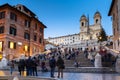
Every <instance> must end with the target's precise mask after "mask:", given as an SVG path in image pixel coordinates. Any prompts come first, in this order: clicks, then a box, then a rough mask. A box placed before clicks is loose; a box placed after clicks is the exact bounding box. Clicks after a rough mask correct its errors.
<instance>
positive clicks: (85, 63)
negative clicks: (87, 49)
mask: <svg viewBox="0 0 120 80" xmlns="http://www.w3.org/2000/svg"><path fill="white" fill-rule="evenodd" d="M76 60H77V62H78V63H79V67H93V66H94V65H93V64H92V63H91V62H90V60H88V59H86V58H85V56H84V53H83V52H80V53H79V55H77V56H76ZM64 61H65V66H66V67H74V61H75V60H73V59H71V60H64Z"/></svg>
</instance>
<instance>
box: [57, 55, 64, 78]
mask: <svg viewBox="0 0 120 80" xmlns="http://www.w3.org/2000/svg"><path fill="white" fill-rule="evenodd" d="M56 65H57V67H58V78H59V77H60V74H61V78H63V69H65V65H64V60H63V59H62V57H61V56H59V57H58V59H57V62H56Z"/></svg>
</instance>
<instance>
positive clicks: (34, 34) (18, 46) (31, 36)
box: [0, 4, 46, 59]
mask: <svg viewBox="0 0 120 80" xmlns="http://www.w3.org/2000/svg"><path fill="white" fill-rule="evenodd" d="M44 28H46V26H45V25H44V24H43V23H42V22H40V21H39V20H38V18H36V15H35V14H34V13H33V12H32V11H30V10H29V9H28V8H27V7H25V6H24V5H21V4H18V5H16V6H11V5H9V4H4V5H1V6H0V56H2V55H4V56H6V57H7V58H8V59H12V58H14V57H19V56H20V55H21V54H24V55H26V56H30V55H32V54H35V53H39V52H41V51H43V50H44Z"/></svg>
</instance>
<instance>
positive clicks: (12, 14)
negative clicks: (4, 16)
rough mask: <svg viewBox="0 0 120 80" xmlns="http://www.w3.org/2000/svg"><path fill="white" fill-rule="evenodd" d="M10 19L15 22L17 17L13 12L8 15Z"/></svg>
mask: <svg viewBox="0 0 120 80" xmlns="http://www.w3.org/2000/svg"><path fill="white" fill-rule="evenodd" d="M10 19H11V20H14V21H17V15H16V14H15V13H13V12H11V13H10Z"/></svg>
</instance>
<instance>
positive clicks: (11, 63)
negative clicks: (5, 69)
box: [9, 60, 14, 75]
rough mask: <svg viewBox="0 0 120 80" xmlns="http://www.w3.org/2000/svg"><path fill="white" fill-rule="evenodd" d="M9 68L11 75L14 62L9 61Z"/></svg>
mask: <svg viewBox="0 0 120 80" xmlns="http://www.w3.org/2000/svg"><path fill="white" fill-rule="evenodd" d="M9 66H10V74H11V75H12V73H13V70H14V62H13V60H11V61H10V62H9Z"/></svg>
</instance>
